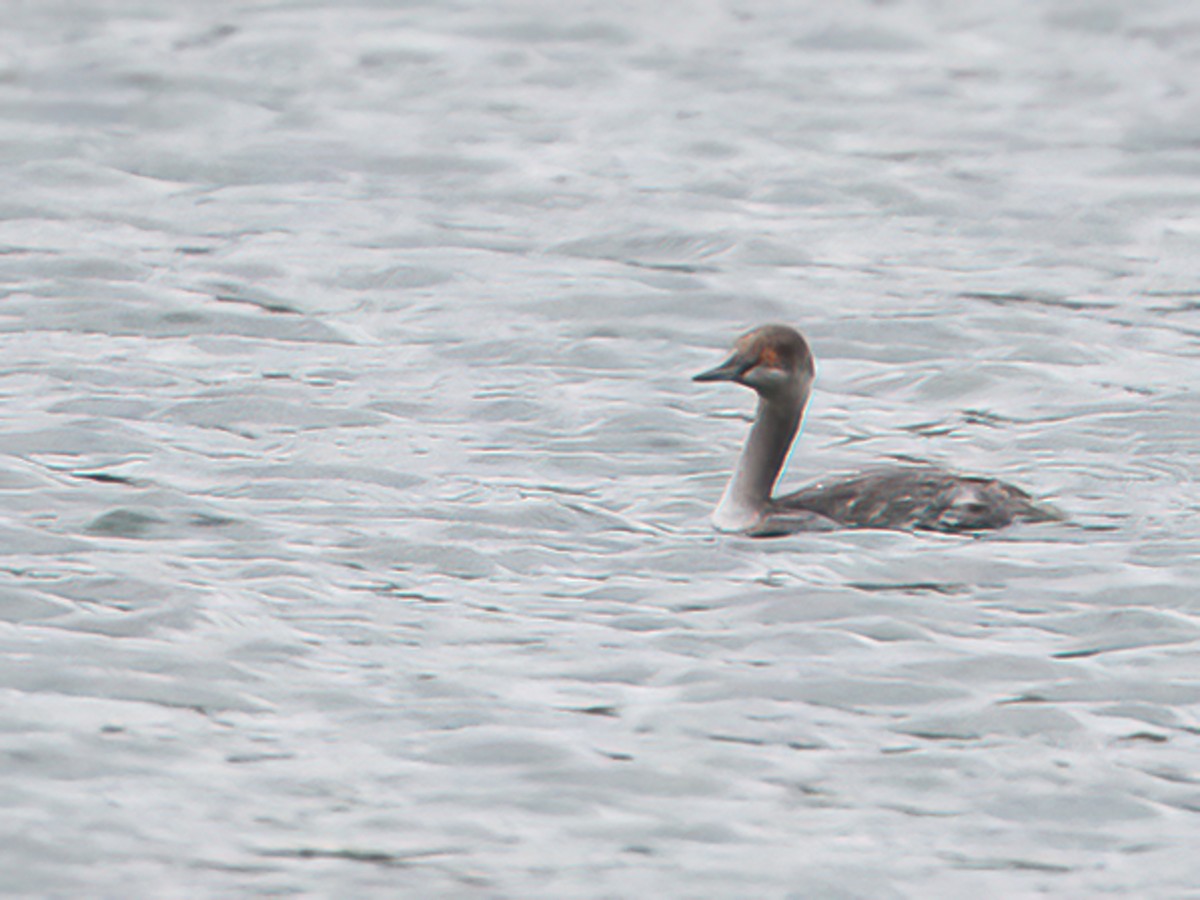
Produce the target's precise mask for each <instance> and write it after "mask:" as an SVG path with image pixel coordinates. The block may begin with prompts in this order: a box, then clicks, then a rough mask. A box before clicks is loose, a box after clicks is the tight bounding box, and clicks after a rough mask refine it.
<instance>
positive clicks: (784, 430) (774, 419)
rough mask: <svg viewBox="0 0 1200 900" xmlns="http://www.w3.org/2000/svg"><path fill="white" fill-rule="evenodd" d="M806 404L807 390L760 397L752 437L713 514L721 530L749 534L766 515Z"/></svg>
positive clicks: (747, 441) (743, 449)
mask: <svg viewBox="0 0 1200 900" xmlns="http://www.w3.org/2000/svg"><path fill="white" fill-rule="evenodd" d="M807 403H808V390H807V389H803V390H798V391H796V392H787V393H781V394H778V395H772V396H770V397H763V396H760V397H759V399H758V414H757V415H756V416H755V418H754V425H753V427H752V428H751V429H750V436H749V437H748V438H746V445H745V446H744V447H743V448H742V455H741V457H740V458H739V459H738V464H737V468H736V469H734V472H733V477H732V478H730V479H729V484H728V485H727V486H726V488H725V494H724V496H722V497H721V502H720V504H718V506H717V509H716V512H714V513H713V523H714V524H715V525H716V526H717V528H718V529H720V530H721V531H746V530H748V529H750V528H752V527H753V526H754V525H755V524H756V523H757V522H758V520H759V519H760V518H761V517H762V514H763V513H764V512H766V510H767V507H768V506H769V505H770V503H771V492H772V491H773V490H774V489H775V482H776V481H778V480H779V473H780V472H781V471H782V470H783V464H784V463H785V462H786V461H787V457H788V452H789V451H790V450H791V448H792V442H793V441H794V440H795V438H796V431H797V430H798V429H799V427H800V422H801V420H802V419H803V417H804V407H805V405H806V404H807Z"/></svg>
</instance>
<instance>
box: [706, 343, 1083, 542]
mask: <svg viewBox="0 0 1200 900" xmlns="http://www.w3.org/2000/svg"><path fill="white" fill-rule="evenodd" d="M815 375H816V368H815V366H814V365H813V356H812V352H811V351H810V350H809V349H808V342H807V341H805V340H804V337H803V336H802V335H801V334H800V332H798V331H796V330H795V329H794V328H790V327H788V326H787V325H764V326H762V327H761V328H756V329H754V330H753V331H751V332H748V333H747V334H744V335H742V336H741V337H740V338H738V339H737V342H736V343H735V344H734V349H733V355H732V356H731V357H729V359H728V360H726V361H725V362H723V363H722V364H721V365H719V366H717V367H716V368H715V369H710V370H709V371H707V372H702V373H701V374H699V375H697V376H695V378H694V379H693V380H694V381H734V382H737V383H738V384H744V385H745V386H746V387H749V388H753V389H754V390H755V392H756V393H757V394H758V415H757V417H756V418H755V420H754V426H753V427H752V428H751V429H750V437H749V438H748V439H747V440H746V446H745V447H744V448H743V449H742V455H741V458H740V459H739V460H738V464H737V468H736V469H735V470H734V472H733V477H732V478H730V479H729V485H728V486H727V487H726V488H725V494H724V496H722V497H721V502H720V503H719V504H718V505H717V508H716V510H715V511H714V512H713V516H712V521H713V524H714V525H715V526H716V527H717V529H718V530H720V531H732V532H740V533H742V534H748V535H751V536H754V537H769V536H775V535H782V534H790V533H793V532H797V531H827V530H830V529H834V528H838V527H845V528H889V529H895V530H901V531H943V532H974V531H983V530H987V529H992V528H1003V527H1004V526H1006V525H1010V524H1012V523H1013V522H1046V521H1053V520H1057V519H1060V518H1061V516H1060V515H1059V514H1058V512H1057V511H1056V510H1053V509H1052V508H1050V507H1047V506H1044V505H1042V504H1039V503H1037V502H1035V501H1034V500H1033V498H1032V497H1030V496H1029V495H1028V494H1026V493H1025V492H1024V491H1022V490H1021V489H1020V488H1016V487H1013V486H1012V485H1011V484H1005V483H1004V482H1002V481H996V480H995V479H993V478H978V477H970V476H963V475H954V474H952V473H950V472H946V471H944V470H942V469H938V468H935V467H934V466H926V465H918V464H913V465H903V466H889V467H883V468H878V469H873V470H871V471H868V472H864V473H862V474H859V475H853V476H850V477H849V478H844V479H839V480H833V481H819V482H817V483H816V484H812V485H809V486H808V487H805V488H801V489H800V490H798V491H796V492H795V493H792V494H786V495H784V496H782V497H772V496H771V492H772V491H773V490H774V488H775V482H776V480H778V478H779V472H780V470H781V469H782V468H783V464H784V461H785V460H786V459H787V455H788V451H789V450H790V449H791V446H792V442H793V441H794V440H795V438H796V432H797V431H798V430H799V428H800V423H801V422H802V421H803V419H804V408H805V406H807V405H808V396H809V394H810V393H811V391H812V385H813V379H814V377H815Z"/></svg>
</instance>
